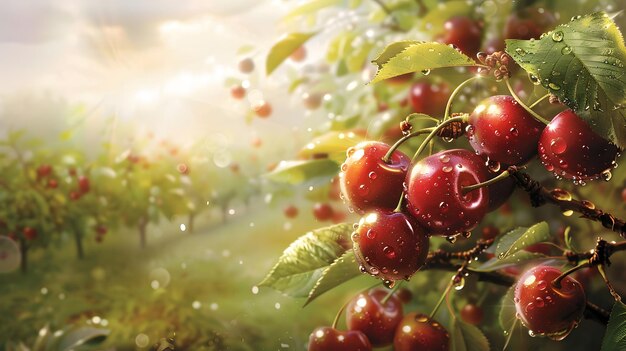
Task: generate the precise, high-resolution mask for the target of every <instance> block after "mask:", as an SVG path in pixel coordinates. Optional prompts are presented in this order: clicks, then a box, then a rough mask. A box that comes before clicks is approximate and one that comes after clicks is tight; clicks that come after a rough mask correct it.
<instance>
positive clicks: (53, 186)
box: [48, 179, 59, 189]
mask: <svg viewBox="0 0 626 351" xmlns="http://www.w3.org/2000/svg"><path fill="white" fill-rule="evenodd" d="M58 186H59V182H57V180H56V179H50V180H48V188H50V189H56V188H57V187H58Z"/></svg>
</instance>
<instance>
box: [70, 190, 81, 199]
mask: <svg viewBox="0 0 626 351" xmlns="http://www.w3.org/2000/svg"><path fill="white" fill-rule="evenodd" d="M70 199H71V200H73V201H76V200H78V199H80V193H79V192H78V191H70Z"/></svg>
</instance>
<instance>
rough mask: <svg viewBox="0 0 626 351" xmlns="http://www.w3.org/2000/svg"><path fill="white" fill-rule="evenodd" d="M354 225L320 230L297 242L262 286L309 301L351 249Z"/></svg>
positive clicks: (345, 224)
mask: <svg viewBox="0 0 626 351" xmlns="http://www.w3.org/2000/svg"><path fill="white" fill-rule="evenodd" d="M352 231H353V229H352V225H351V224H347V223H343V224H337V225H333V226H330V227H325V228H320V229H317V230H314V231H312V232H309V233H307V234H305V235H304V236H301V237H300V238H298V240H296V241H294V242H293V243H292V244H291V245H289V247H288V248H287V249H286V250H285V251H284V252H283V254H282V256H281V257H280V258H279V259H278V263H276V265H275V266H274V267H273V268H272V270H271V271H270V272H269V274H268V275H267V276H266V277H265V279H263V281H262V282H261V283H260V284H259V286H268V287H271V288H274V289H276V290H278V291H280V292H282V293H284V294H287V295H290V296H293V297H307V296H309V293H310V291H311V289H313V287H314V286H315V285H316V284H317V282H318V280H319V279H320V278H321V277H322V274H323V273H324V271H325V270H326V269H327V268H328V266H330V264H332V263H333V262H334V261H335V260H336V259H337V258H339V257H340V256H341V255H342V254H344V253H345V252H346V250H347V249H348V248H349V247H350V234H351V233H352Z"/></svg>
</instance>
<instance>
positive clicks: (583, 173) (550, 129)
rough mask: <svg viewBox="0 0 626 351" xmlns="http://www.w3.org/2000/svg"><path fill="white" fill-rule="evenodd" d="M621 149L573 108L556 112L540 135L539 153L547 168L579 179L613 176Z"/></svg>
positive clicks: (557, 173) (560, 174)
mask: <svg viewBox="0 0 626 351" xmlns="http://www.w3.org/2000/svg"><path fill="white" fill-rule="evenodd" d="M619 152H620V150H619V149H618V148H617V146H615V144H613V143H611V142H609V141H608V140H606V139H604V138H602V137H601V136H599V135H598V134H596V133H595V132H594V131H593V130H592V129H591V127H589V125H588V124H587V123H586V122H585V121H583V120H582V119H581V118H580V117H578V116H577V115H576V114H575V113H574V112H573V111H572V110H566V111H563V112H561V113H559V114H558V115H556V116H555V117H554V118H553V119H552V121H550V124H548V126H547V127H546V129H545V130H544V131H543V133H541V138H540V139H539V156H540V157H541V162H542V163H543V165H544V166H545V167H546V169H547V170H548V171H550V172H554V174H555V175H557V176H559V177H564V178H566V179H573V180H575V181H576V180H578V181H587V180H593V179H598V178H600V176H603V174H604V176H605V177H608V176H610V169H611V168H612V167H613V166H614V165H615V159H616V158H617V156H618V154H619Z"/></svg>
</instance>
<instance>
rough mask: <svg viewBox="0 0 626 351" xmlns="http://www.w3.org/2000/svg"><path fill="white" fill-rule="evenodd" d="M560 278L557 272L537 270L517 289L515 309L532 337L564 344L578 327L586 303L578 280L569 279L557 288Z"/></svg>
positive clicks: (530, 272)
mask: <svg viewBox="0 0 626 351" xmlns="http://www.w3.org/2000/svg"><path fill="white" fill-rule="evenodd" d="M559 275H561V271H560V270H559V269H557V268H554V267H549V266H537V267H534V268H532V269H531V270H529V271H527V272H526V273H524V274H523V275H522V276H521V277H520V278H519V280H518V282H517V284H516V285H515V308H516V310H517V315H518V317H519V318H520V320H521V321H522V323H524V325H525V326H526V327H527V328H528V329H529V330H530V332H531V333H532V334H534V335H541V336H547V337H548V338H550V339H553V340H563V339H564V338H565V337H566V336H567V335H569V333H570V332H571V331H572V329H574V327H576V325H578V322H579V321H580V319H581V318H582V316H583V311H584V310H585V302H586V298H585V291H584V290H583V287H582V285H580V283H579V282H578V281H576V280H575V279H574V278H571V277H570V276H567V277H565V278H564V279H563V280H561V282H560V286H559V287H557V286H555V285H554V284H553V281H554V279H556V278H557V277H558V276H559ZM532 334H531V335H532Z"/></svg>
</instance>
